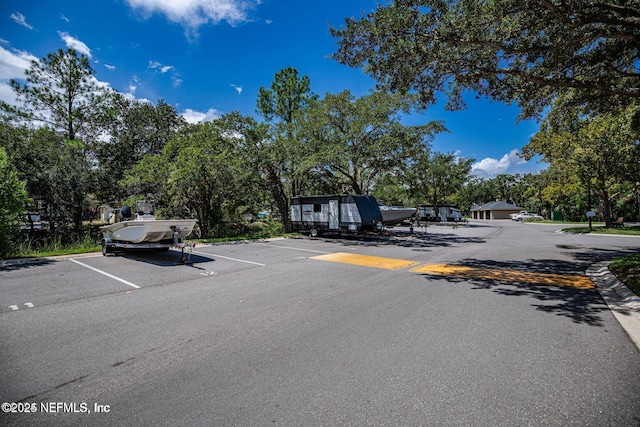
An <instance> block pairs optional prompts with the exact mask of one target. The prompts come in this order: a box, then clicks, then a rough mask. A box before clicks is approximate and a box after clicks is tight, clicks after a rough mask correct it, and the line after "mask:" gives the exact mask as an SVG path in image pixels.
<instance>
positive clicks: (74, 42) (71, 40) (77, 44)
mask: <svg viewBox="0 0 640 427" xmlns="http://www.w3.org/2000/svg"><path fill="white" fill-rule="evenodd" d="M58 35H59V36H60V38H61V39H62V41H64V43H65V44H66V45H67V47H68V48H70V49H74V50H75V51H76V52H78V53H81V54H83V55H86V56H87V57H89V58H91V49H89V47H88V46H87V45H86V44H84V43H83V42H81V41H80V40H78V39H77V38H75V37H73V36H71V35H70V34H69V33H67V32H62V31H58Z"/></svg>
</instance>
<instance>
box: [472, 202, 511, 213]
mask: <svg viewBox="0 0 640 427" xmlns="http://www.w3.org/2000/svg"><path fill="white" fill-rule="evenodd" d="M471 210H472V211H519V210H522V208H521V207H520V206H516V205H514V204H513V203H507V202H505V201H504V200H496V201H495V202H489V203H485V204H484V205H480V206H478V205H475V206H473V207H472V208H471Z"/></svg>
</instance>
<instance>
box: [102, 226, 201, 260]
mask: <svg viewBox="0 0 640 427" xmlns="http://www.w3.org/2000/svg"><path fill="white" fill-rule="evenodd" d="M171 230H173V241H172V242H167V241H166V240H165V241H163V242H142V243H131V242H122V241H117V240H115V241H114V240H111V239H110V238H109V237H103V238H102V242H101V245H102V255H103V256H107V255H108V254H110V253H113V254H114V255H115V254H117V253H118V252H124V251H137V250H155V251H168V250H169V249H171V248H174V249H180V260H179V261H178V265H184V264H185V263H186V261H185V253H184V250H185V249H187V252H188V256H187V257H188V259H189V260H190V259H191V254H192V253H193V248H195V247H196V244H195V243H186V242H184V241H182V239H180V237H178V236H179V232H180V228H179V227H177V226H171Z"/></svg>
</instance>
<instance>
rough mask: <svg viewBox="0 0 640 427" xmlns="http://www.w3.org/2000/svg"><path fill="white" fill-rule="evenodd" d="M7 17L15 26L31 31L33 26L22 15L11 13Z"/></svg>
mask: <svg viewBox="0 0 640 427" xmlns="http://www.w3.org/2000/svg"><path fill="white" fill-rule="evenodd" d="M9 17H10V18H11V19H13V21H14V22H15V23H16V24H18V25H22V26H23V27H25V28H28V29H30V30H33V26H32V25H31V24H29V23H28V22H27V18H25V17H24V15H23V14H21V13H20V12H13V13H12V14H11V15H10V16H9Z"/></svg>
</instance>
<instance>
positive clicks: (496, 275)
mask: <svg viewBox="0 0 640 427" xmlns="http://www.w3.org/2000/svg"><path fill="white" fill-rule="evenodd" d="M409 271H411V272H413V273H427V274H438V275H443V276H462V277H470V278H473V279H494V280H500V281H505V282H525V283H530V284H532V285H545V286H568V287H573V288H578V289H595V287H596V286H595V284H594V283H593V282H592V281H591V279H589V278H588V277H586V276H579V275H563V274H549V273H533V272H529V271H515V270H501V269H497V268H477V267H467V266H462V265H447V264H425V265H420V266H418V267H415V268H412V269H411V270H409Z"/></svg>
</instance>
